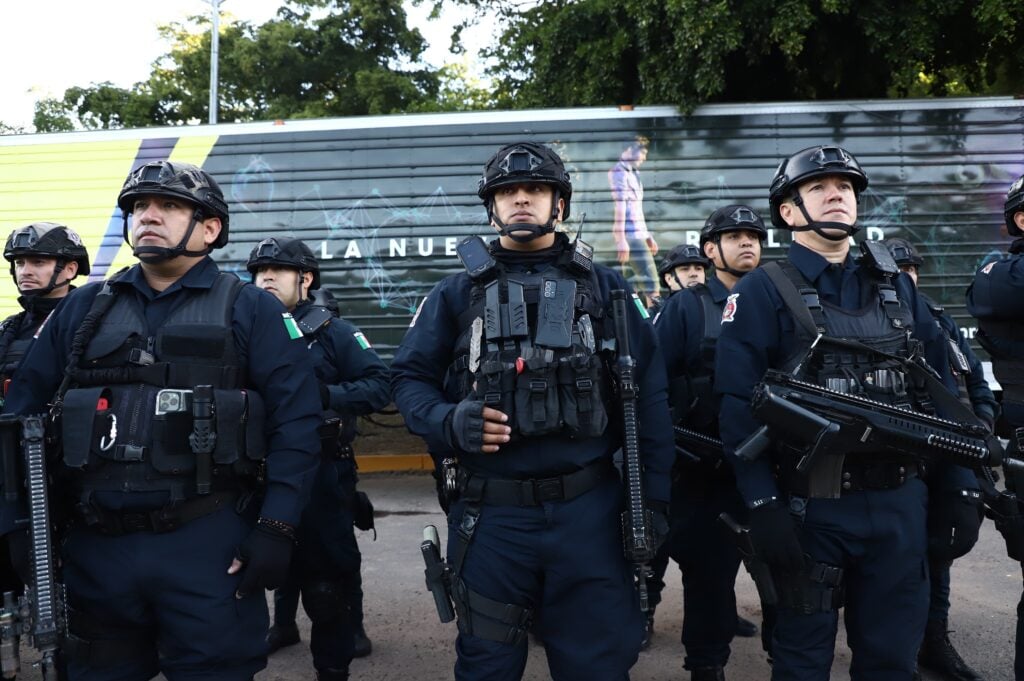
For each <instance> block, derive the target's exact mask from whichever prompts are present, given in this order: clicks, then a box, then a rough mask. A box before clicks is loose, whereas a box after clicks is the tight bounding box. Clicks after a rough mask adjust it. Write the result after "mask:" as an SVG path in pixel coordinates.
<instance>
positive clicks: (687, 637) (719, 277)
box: [655, 204, 768, 681]
mask: <svg viewBox="0 0 1024 681" xmlns="http://www.w3.org/2000/svg"><path fill="white" fill-rule="evenodd" d="M767 237H768V231H767V230H766V229H765V228H764V222H763V221H762V220H761V216H759V215H758V214H757V213H756V212H754V210H753V209H751V208H750V207H748V206H744V205H739V204H736V205H729V206H723V207H721V208H719V209H717V210H715V211H714V212H713V213H712V214H711V215H710V216H709V217H708V219H707V221H706V222H705V223H704V228H703V229H702V230H701V233H700V242H701V248H703V249H704V253H705V255H706V257H707V258H708V259H709V260H710V261H711V262H712V263H713V264H714V267H715V276H713V277H711V278H710V279H708V282H707V284H706V285H698V286H694V287H692V288H690V289H688V290H687V291H686V292H684V293H681V294H679V295H674V296H672V297H671V298H670V299H669V300H668V302H667V303H666V304H665V307H664V308H663V309H662V311H661V313H660V314H659V315H658V316H657V317H656V319H655V330H656V331H657V332H658V339H659V341H660V344H661V348H662V353H663V355H664V358H665V368H666V369H667V372H668V376H669V385H670V391H669V392H670V402H671V405H672V418H673V421H675V422H676V423H677V424H678V425H680V426H684V427H685V428H687V429H690V430H693V431H696V432H698V433H701V434H703V435H706V436H709V437H712V438H715V439H718V436H719V433H718V410H717V408H716V404H715V400H714V399H713V397H712V385H713V380H714V358H715V345H716V342H717V340H718V335H719V332H720V331H721V326H722V311H723V309H724V308H725V304H726V301H727V300H728V298H729V295H730V291H732V289H733V288H734V287H735V285H736V283H737V282H738V281H739V280H740V278H741V277H743V276H744V275H746V274H747V273H748V272H751V271H752V270H753V269H754V268H756V267H757V266H758V264H759V263H760V261H761V244H762V242H763V241H764V240H765V239H766V238H767ZM680 448H681V450H682V451H681V452H680V453H679V454H678V455H677V457H676V464H675V467H674V469H673V476H672V502H671V505H670V514H669V524H670V527H671V534H670V535H669V541H668V545H669V547H670V552H671V555H672V558H673V559H674V560H675V561H676V562H677V563H679V567H680V571H681V572H682V576H683V633H682V641H683V646H684V647H685V648H686V660H685V662H684V667H685V668H686V669H688V670H690V676H691V678H692V679H694V681H715V680H718V679H724V678H725V671H724V669H725V665H726V662H728V660H729V644H730V642H731V641H732V638H733V635H734V634H735V633H737V631H738V629H739V627H738V622H739V620H738V618H737V614H736V594H735V590H734V587H735V582H736V574H737V572H738V571H739V565H740V556H739V552H738V551H737V550H736V546H735V544H734V543H733V541H732V538H731V537H730V536H729V535H728V533H726V532H724V531H723V528H722V526H721V524H720V523H719V522H718V516H719V515H720V514H722V513H729V514H730V515H731V516H732V517H733V518H735V519H736V520H737V521H739V522H742V521H743V520H745V519H746V509H745V507H744V505H743V500H742V499H741V498H740V496H739V492H738V491H737V490H736V481H735V478H734V477H733V475H732V470H731V468H730V467H729V466H728V465H727V464H726V463H725V460H724V458H723V457H722V456H721V452H718V453H715V454H709V453H704V452H699V451H696V450H695V449H693V448H690V449H687V447H686V445H685V444H681V445H680ZM677 451H679V450H677ZM751 630H753V631H751ZM742 631H743V633H744V634H746V635H748V636H749V635H753V634H754V633H756V632H757V629H756V627H754V625H753V624H751V623H750V622H746V620H744V621H743V627H742Z"/></svg>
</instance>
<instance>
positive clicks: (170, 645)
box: [62, 507, 268, 681]
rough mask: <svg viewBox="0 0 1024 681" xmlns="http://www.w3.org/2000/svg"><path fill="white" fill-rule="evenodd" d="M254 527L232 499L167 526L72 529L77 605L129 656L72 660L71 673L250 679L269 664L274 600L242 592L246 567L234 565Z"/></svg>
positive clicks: (68, 547) (112, 679) (88, 680)
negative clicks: (238, 570) (119, 531)
mask: <svg viewBox="0 0 1024 681" xmlns="http://www.w3.org/2000/svg"><path fill="white" fill-rule="evenodd" d="M250 529H251V528H250V526H249V524H248V522H246V520H245V519H243V518H242V517H241V516H239V515H238V514H237V513H236V512H235V511H234V509H233V508H231V507H228V508H225V509H222V510H220V511H217V512H215V513H212V514H210V515H207V516H204V517H202V518H199V519H197V520H193V521H192V522H189V523H186V524H185V525H183V526H182V527H180V528H179V529H177V530H175V531H173V532H166V533H160V534H155V533H152V532H134V533H130V534H124V535H120V536H115V537H111V536H104V535H101V534H97V533H95V532H93V531H91V530H86V529H73V530H72V531H71V532H70V533H69V536H68V538H67V541H65V542H64V544H63V546H62V560H63V565H64V571H63V573H64V581H65V584H66V586H67V592H68V600H69V606H70V607H71V608H72V609H73V610H74V611H76V612H81V613H82V615H83V619H85V620H87V621H88V622H89V625H88V628H89V629H90V630H92V631H91V632H90V633H91V635H90V637H89V638H90V639H92V640H97V639H99V640H101V641H103V642H104V644H103V648H105V649H107V650H117V651H121V650H123V651H124V658H123V660H122V661H110V660H104V661H103V662H99V661H97V660H96V659H95V658H93V659H91V660H81V659H71V660H69V661H68V679H69V680H70V681H92V680H96V681H142V680H144V679H150V678H152V677H154V676H156V675H157V674H158V673H159V672H163V674H164V676H166V677H167V679H169V680H170V681H178V680H179V679H188V680H190V681H191V680H199V679H203V680H205V679H208V680H210V681H248V680H249V679H251V678H252V676H253V675H254V674H255V673H256V672H258V671H259V670H261V669H263V668H264V667H265V666H266V664H267V658H266V640H265V637H266V632H267V619H268V618H267V600H266V596H265V595H264V593H263V591H262V590H259V591H257V592H254V593H252V594H250V595H249V596H247V597H246V598H243V599H236V598H235V590H236V588H237V587H238V583H239V581H240V580H241V575H240V574H235V575H229V574H227V570H228V566H230V565H231V561H232V559H233V558H234V557H235V549H236V547H237V546H238V545H239V543H240V542H241V541H242V540H243V539H244V538H245V536H246V535H247V534H248V533H249V531H250ZM74 621H75V619H74V616H73V620H72V622H73V623H72V628H73V630H74V628H75V625H74ZM98 646H99V644H97V647H98Z"/></svg>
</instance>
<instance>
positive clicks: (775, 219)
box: [768, 145, 868, 238]
mask: <svg viewBox="0 0 1024 681" xmlns="http://www.w3.org/2000/svg"><path fill="white" fill-rule="evenodd" d="M825 175H843V176H845V177H847V178H849V180H850V182H851V183H852V184H853V191H854V193H855V194H856V195H857V196H858V197H859V196H860V193H861V192H863V191H864V190H865V189H867V187H868V176H867V175H865V174H864V171H863V170H861V167H860V164H859V163H857V159H856V158H854V157H853V154H851V153H850V152H848V151H846V150H845V149H843V148H842V147H837V146H831V145H830V146H818V147H809V148H807V149H804V150H802V151H798V152H797V153H795V154H793V155H792V156H790V157H789V158H787V159H785V160H784V161H783V162H782V163H780V164H779V167H778V169H777V170H776V171H775V177H774V178H773V179H772V185H771V190H770V192H769V195H768V204H769V206H770V207H771V215H772V224H773V225H775V226H776V227H783V228H785V229H790V227H789V225H788V224H786V221H785V220H783V219H782V215H781V214H780V213H779V206H781V205H782V204H783V203H784V202H785V201H786V200H787V199H789V198H791V197H792V196H794V194H795V193H796V190H797V188H798V187H799V186H800V185H801V184H803V183H804V182H806V181H808V180H810V179H812V178H815V177H822V176H825ZM801 208H802V206H801ZM805 217H807V216H806V215H805ZM807 221H808V223H810V222H811V220H810V218H807ZM829 225H830V226H831V223H829ZM844 238H845V237H844Z"/></svg>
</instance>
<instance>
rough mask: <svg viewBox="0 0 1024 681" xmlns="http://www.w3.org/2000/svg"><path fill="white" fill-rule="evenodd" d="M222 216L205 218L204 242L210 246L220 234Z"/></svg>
mask: <svg viewBox="0 0 1024 681" xmlns="http://www.w3.org/2000/svg"><path fill="white" fill-rule="evenodd" d="M221 229H222V225H221V224H220V218H206V219H205V220H203V244H204V245H206V246H210V245H212V244H213V242H214V241H216V240H217V237H219V236H220V230H221Z"/></svg>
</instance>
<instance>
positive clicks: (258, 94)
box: [35, 0, 439, 132]
mask: <svg viewBox="0 0 1024 681" xmlns="http://www.w3.org/2000/svg"><path fill="white" fill-rule="evenodd" d="M161 31H162V34H163V35H164V37H165V38H169V39H170V41H171V42H172V45H173V48H172V49H171V52H170V53H169V54H167V55H165V56H164V57H161V58H160V59H158V60H157V61H156V62H155V63H154V65H153V70H152V73H151V75H150V77H149V79H148V80H146V81H144V82H140V83H136V84H135V85H134V86H133V87H131V88H128V89H125V88H118V87H115V86H113V85H111V84H110V83H99V84H93V85H91V86H89V87H74V88H70V89H68V90H67V91H65V93H64V97H63V98H62V99H61V100H46V101H44V102H40V103H38V104H37V107H36V119H35V124H36V129H37V130H39V131H40V132H42V131H48V130H56V129H65V126H67V125H71V126H73V127H81V128H88V129H97V128H119V127H126V126H127V127H144V126H149V125H182V124H185V123H189V122H192V121H198V120H205V119H206V118H207V116H208V93H209V84H210V21H209V19H208V18H206V17H201V16H197V17H192V18H191V19H190V20H189V21H188V22H186V23H184V24H181V23H176V24H172V25H169V26H165V27H162V28H161ZM424 48H425V41H424V39H423V36H422V35H421V34H420V32H419V31H418V30H416V29H410V28H409V27H408V26H407V25H406V15H405V10H404V9H403V6H402V0H286V2H285V4H284V6H283V7H282V8H281V9H280V10H279V12H278V16H277V18H275V19H273V20H271V21H269V22H267V23H265V24H263V25H261V26H258V27H255V26H252V25H251V24H249V23H248V22H238V23H226V24H222V26H221V34H220V43H219V49H220V58H219V63H218V71H219V74H218V81H219V85H218V87H219V93H218V94H219V107H220V108H219V111H218V117H219V119H220V120H223V121H238V122H241V121H253V120H272V119H276V118H313V117H321V116H350V115H360V114H384V113H392V112H398V111H407V110H412V109H416V108H417V107H426V106H429V104H430V103H433V102H436V96H437V92H438V87H439V76H438V74H437V73H435V72H433V71H431V70H429V69H426V68H421V67H417V66H416V65H415V64H416V61H417V60H418V59H419V57H420V54H421V53H422V52H423V50H424Z"/></svg>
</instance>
